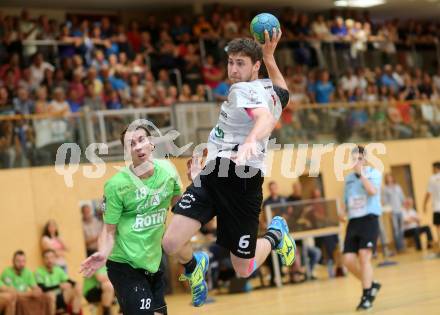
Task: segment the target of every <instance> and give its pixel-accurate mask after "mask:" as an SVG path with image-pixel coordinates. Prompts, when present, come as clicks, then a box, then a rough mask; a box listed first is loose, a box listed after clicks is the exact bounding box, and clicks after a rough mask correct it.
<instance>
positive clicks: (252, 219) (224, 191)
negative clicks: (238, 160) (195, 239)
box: [173, 158, 264, 258]
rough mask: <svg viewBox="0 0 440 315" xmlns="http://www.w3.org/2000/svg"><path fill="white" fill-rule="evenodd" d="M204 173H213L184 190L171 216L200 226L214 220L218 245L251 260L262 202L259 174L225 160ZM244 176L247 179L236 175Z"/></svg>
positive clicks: (210, 166)
mask: <svg viewBox="0 0 440 315" xmlns="http://www.w3.org/2000/svg"><path fill="white" fill-rule="evenodd" d="M214 165H215V166H214ZM219 168H220V169H221V170H222V171H221V172H219ZM207 169H213V171H212V172H210V173H209V174H206V175H200V176H199V178H197V179H196V180H195V181H194V183H193V184H191V185H190V186H189V187H188V188H187V189H186V191H185V193H184V194H183V195H182V198H181V199H180V201H179V202H178V203H176V205H175V206H174V208H173V212H174V213H176V214H180V215H183V216H186V217H189V218H192V219H195V220H198V221H200V223H201V224H202V225H204V224H206V223H207V222H209V221H210V220H211V219H212V218H213V217H215V216H217V244H219V245H220V246H223V247H225V248H227V249H229V250H230V251H231V252H232V253H233V254H234V255H235V256H238V257H240V258H253V257H254V256H255V248H256V244H257V234H258V224H259V215H260V211H261V202H262V201H263V191H262V185H263V182H264V178H263V177H262V175H261V171H260V170H258V169H255V168H253V167H249V166H236V165H235V164H234V163H233V162H232V161H231V160H229V159H226V158H217V159H216V160H215V161H211V162H209V163H208V165H207V166H206V167H205V169H204V171H205V170H207ZM246 173H247V174H248V175H247V176H239V175H237V174H246ZM202 174H203V171H202ZM219 174H220V175H221V176H220V175H219ZM252 175H253V176H252ZM242 177H248V178H242ZM198 180H200V185H199V186H200V187H197V183H198Z"/></svg>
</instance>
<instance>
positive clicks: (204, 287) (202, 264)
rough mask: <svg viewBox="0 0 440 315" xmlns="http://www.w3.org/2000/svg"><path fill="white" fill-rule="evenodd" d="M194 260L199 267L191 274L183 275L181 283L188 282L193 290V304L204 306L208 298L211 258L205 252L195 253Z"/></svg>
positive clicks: (180, 278)
mask: <svg viewBox="0 0 440 315" xmlns="http://www.w3.org/2000/svg"><path fill="white" fill-rule="evenodd" d="M194 258H195V260H196V261H197V266H196V268H195V269H194V271H193V272H192V273H190V274H181V275H180V277H179V281H186V280H188V282H189V286H190V288H191V296H192V304H193V305H194V306H202V305H203V304H204V303H205V301H206V298H207V297H208V284H207V283H206V280H205V275H206V272H207V271H208V265H209V257H208V254H206V253H204V252H195V253H194Z"/></svg>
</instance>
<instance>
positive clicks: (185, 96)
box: [178, 84, 192, 102]
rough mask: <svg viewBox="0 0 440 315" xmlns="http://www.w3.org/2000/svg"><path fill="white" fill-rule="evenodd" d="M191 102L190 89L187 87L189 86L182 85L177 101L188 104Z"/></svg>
mask: <svg viewBox="0 0 440 315" xmlns="http://www.w3.org/2000/svg"><path fill="white" fill-rule="evenodd" d="M191 100H192V93H191V87H190V86H189V84H184V85H182V91H181V93H180V95H179V98H178V101H179V102H189V101H191Z"/></svg>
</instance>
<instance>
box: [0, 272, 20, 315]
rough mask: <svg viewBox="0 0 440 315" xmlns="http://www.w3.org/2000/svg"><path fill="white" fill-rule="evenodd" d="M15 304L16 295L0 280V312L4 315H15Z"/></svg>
mask: <svg viewBox="0 0 440 315" xmlns="http://www.w3.org/2000/svg"><path fill="white" fill-rule="evenodd" d="M16 303H17V294H16V293H15V292H14V291H13V290H12V289H10V288H8V287H7V286H6V285H5V284H4V283H3V281H2V280H1V279H0V312H3V314H4V315H15V306H16Z"/></svg>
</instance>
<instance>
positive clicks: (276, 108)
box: [208, 79, 282, 173]
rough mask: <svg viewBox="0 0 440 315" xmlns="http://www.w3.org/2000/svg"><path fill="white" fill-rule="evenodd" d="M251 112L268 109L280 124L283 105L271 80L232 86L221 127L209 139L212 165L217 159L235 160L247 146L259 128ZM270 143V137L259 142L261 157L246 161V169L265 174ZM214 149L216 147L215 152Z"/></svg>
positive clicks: (224, 106)
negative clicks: (249, 136) (257, 109)
mask: <svg viewBox="0 0 440 315" xmlns="http://www.w3.org/2000/svg"><path fill="white" fill-rule="evenodd" d="M251 108H267V109H269V111H270V112H271V113H272V115H273V116H274V118H275V119H276V120H278V119H279V118H280V116H281V111H282V106H281V101H280V98H279V97H278V95H277V93H276V92H275V90H274V88H273V84H272V81H271V80H269V79H263V80H255V81H251V82H239V83H236V84H233V85H232V86H231V89H230V91H229V94H228V100H227V101H225V102H223V104H222V107H221V111H220V116H219V120H218V122H217V125H216V126H215V127H214V128H213V129H212V131H211V133H210V135H209V139H208V144H209V145H210V150H209V153H208V161H209V160H213V159H215V158H216V157H225V158H231V156H233V155H234V154H235V152H236V151H237V149H238V146H239V145H241V144H243V143H244V141H245V139H246V137H247V136H248V135H249V133H250V132H251V130H252V128H253V127H254V124H255V121H254V120H253V119H252V117H251V116H250V115H249V114H248V112H247V111H246V109H251ZM268 141H269V137H266V138H264V139H262V140H260V141H258V142H257V152H258V154H257V156H253V157H252V158H251V159H249V160H248V161H246V162H245V165H248V166H252V167H254V168H258V169H260V170H261V171H262V172H263V173H264V172H265V164H264V160H265V158H266V153H267V144H268ZM212 145H214V146H215V147H216V150H214V151H215V152H211V151H212V150H211V146H212Z"/></svg>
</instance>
